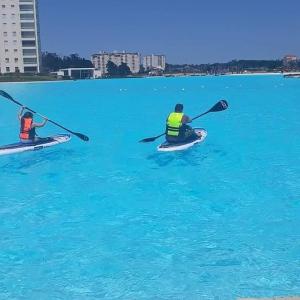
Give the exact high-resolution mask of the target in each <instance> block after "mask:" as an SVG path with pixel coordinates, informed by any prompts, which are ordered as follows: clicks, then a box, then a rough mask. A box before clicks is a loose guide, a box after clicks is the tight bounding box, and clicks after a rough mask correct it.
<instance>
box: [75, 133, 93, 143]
mask: <svg viewBox="0 0 300 300" xmlns="http://www.w3.org/2000/svg"><path fill="white" fill-rule="evenodd" d="M73 134H75V135H76V136H77V137H79V138H80V139H81V140H83V141H85V142H88V141H89V140H90V139H89V137H88V136H86V135H84V134H82V133H80V132H73Z"/></svg>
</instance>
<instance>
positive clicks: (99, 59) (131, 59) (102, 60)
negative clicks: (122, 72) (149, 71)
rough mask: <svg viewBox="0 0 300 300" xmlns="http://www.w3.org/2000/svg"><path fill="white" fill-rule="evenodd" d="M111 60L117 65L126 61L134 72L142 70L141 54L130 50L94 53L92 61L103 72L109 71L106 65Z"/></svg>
mask: <svg viewBox="0 0 300 300" xmlns="http://www.w3.org/2000/svg"><path fill="white" fill-rule="evenodd" d="M109 61H111V62H113V63H114V64H116V65H117V66H119V65H121V63H125V64H126V65H127V66H128V67H129V69H130V71H131V72H132V73H133V74H136V73H138V72H139V71H140V55H139V53H130V52H125V51H123V52H104V51H102V52H100V53H98V54H93V55H92V63H93V65H94V67H95V68H96V69H97V70H100V71H101V73H102V74H105V73H107V69H106V65H107V63H108V62H109Z"/></svg>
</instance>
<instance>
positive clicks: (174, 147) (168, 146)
mask: <svg viewBox="0 0 300 300" xmlns="http://www.w3.org/2000/svg"><path fill="white" fill-rule="evenodd" d="M194 130H195V132H197V133H201V137H200V138H198V139H195V140H193V141H189V142H185V143H169V142H164V143H162V144H160V145H159V146H158V147H157V150H158V151H161V152H171V151H180V150H186V149H188V148H190V147H192V146H194V145H195V144H198V143H201V142H203V141H204V140H205V138H206V136H207V131H206V130H205V129H203V128H194Z"/></svg>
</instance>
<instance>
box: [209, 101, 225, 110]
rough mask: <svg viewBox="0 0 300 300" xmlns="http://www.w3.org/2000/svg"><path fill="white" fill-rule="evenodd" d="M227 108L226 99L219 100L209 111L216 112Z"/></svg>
mask: <svg viewBox="0 0 300 300" xmlns="http://www.w3.org/2000/svg"><path fill="white" fill-rule="evenodd" d="M227 108H228V103H227V101H226V100H220V101H219V102H218V103H217V104H215V105H214V106H213V107H212V108H211V109H210V110H209V112H217V111H222V110H225V109H227Z"/></svg>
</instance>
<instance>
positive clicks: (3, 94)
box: [0, 90, 89, 142]
mask: <svg viewBox="0 0 300 300" xmlns="http://www.w3.org/2000/svg"><path fill="white" fill-rule="evenodd" d="M0 96H2V97H4V98H6V99H8V100H10V101H12V102H14V103H15V104H17V105H19V106H22V107H25V106H24V105H23V104H22V103H20V102H19V101H17V100H15V99H14V98H13V97H12V96H10V95H9V94H8V93H6V92H4V91H1V90H0ZM25 108H26V109H27V110H29V111H31V112H32V113H34V114H36V115H38V116H40V117H42V118H44V119H47V120H48V121H49V122H50V123H52V124H54V125H56V126H58V127H60V128H62V129H64V130H66V131H68V132H70V133H72V134H74V135H76V136H77V137H79V138H80V139H81V140H83V141H85V142H87V141H88V140H89V137H87V136H86V135H84V134H82V133H80V132H74V131H72V130H70V129H68V128H66V127H64V126H62V125H60V124H58V123H56V122H54V121H52V120H49V119H48V118H46V117H44V116H43V115H41V114H39V113H38V112H36V111H34V110H32V109H30V108H29V107H25Z"/></svg>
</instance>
